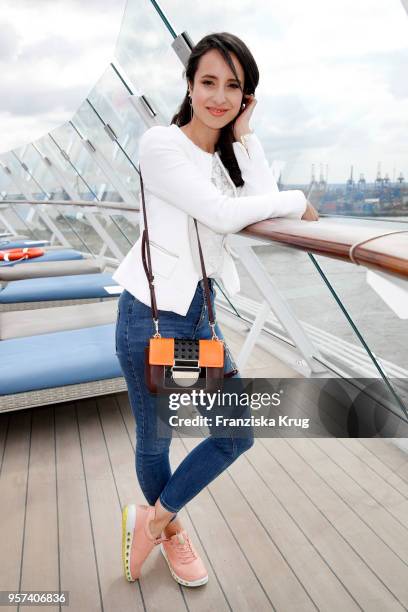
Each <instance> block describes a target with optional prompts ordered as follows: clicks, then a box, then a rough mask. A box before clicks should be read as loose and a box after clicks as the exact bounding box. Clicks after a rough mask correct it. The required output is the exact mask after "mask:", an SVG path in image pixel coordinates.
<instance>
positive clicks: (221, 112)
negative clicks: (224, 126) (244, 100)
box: [208, 108, 228, 117]
mask: <svg viewBox="0 0 408 612" xmlns="http://www.w3.org/2000/svg"><path fill="white" fill-rule="evenodd" d="M208 111H209V112H210V113H211V114H212V115H214V117H222V115H225V113H226V112H228V111H226V110H217V109H216V108H209V109H208Z"/></svg>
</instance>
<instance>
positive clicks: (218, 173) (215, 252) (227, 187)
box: [189, 153, 237, 279]
mask: <svg viewBox="0 0 408 612" xmlns="http://www.w3.org/2000/svg"><path fill="white" fill-rule="evenodd" d="M211 181H212V182H213V183H214V185H215V186H216V187H217V189H218V191H220V192H221V193H223V194H224V195H228V196H230V197H236V195H237V190H236V187H235V184H234V183H233V181H232V179H231V177H230V176H229V173H228V170H227V169H226V168H225V167H224V165H223V163H222V162H221V159H220V157H219V155H218V153H214V155H213V157H212V170H211ZM197 227H198V233H199V236H200V242H201V249H202V252H203V257H204V264H205V270H206V272H207V276H212V277H217V276H218V275H219V273H220V270H221V264H222V258H223V246H224V243H225V241H226V240H227V236H228V235H227V234H218V233H217V232H214V231H213V230H212V229H211V228H209V227H208V226H207V225H204V224H203V223H200V222H199V221H198V222H197ZM189 235H190V245H191V252H192V256H193V261H194V265H195V267H196V270H197V272H198V273H199V275H200V279H201V278H202V277H203V275H202V272H201V263H200V254H199V251H198V241H197V232H196V229H195V224H194V219H193V217H189Z"/></svg>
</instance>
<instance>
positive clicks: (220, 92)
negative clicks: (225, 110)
mask: <svg viewBox="0 0 408 612" xmlns="http://www.w3.org/2000/svg"><path fill="white" fill-rule="evenodd" d="M213 100H214V106H222V104H224V102H225V101H226V97H225V91H224V88H223V87H219V88H218V89H217V91H215V92H214V94H213Z"/></svg>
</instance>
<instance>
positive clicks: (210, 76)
mask: <svg viewBox="0 0 408 612" xmlns="http://www.w3.org/2000/svg"><path fill="white" fill-rule="evenodd" d="M205 77H207V78H210V79H218V77H217V76H215V75H214V74H203V75H202V77H201V78H202V79H204V78H205ZM227 80H228V81H235V82H237V83H240V84H241V81H240V80H239V79H238V80H237V79H227Z"/></svg>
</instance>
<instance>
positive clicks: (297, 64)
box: [0, 0, 408, 183]
mask: <svg viewBox="0 0 408 612" xmlns="http://www.w3.org/2000/svg"><path fill="white" fill-rule="evenodd" d="M403 3H404V4H405V5H408V0H308V2H304V0H274V2H270V1H269V0H223V2H222V8H223V10H222V11H220V10H219V7H220V2H219V0H217V1H215V0H205V1H202V2H197V3H195V4H194V11H191V10H189V7H191V3H190V1H189V0H162V1H161V2H160V5H161V7H162V8H163V10H164V11H165V13H166V14H167V16H168V17H169V19H170V21H171V23H172V25H173V26H174V28H175V30H176V31H177V32H181V31H183V30H187V31H188V32H189V34H190V35H191V37H192V39H193V41H197V40H199V38H200V37H201V36H203V35H204V34H206V33H208V32H210V31H223V30H227V31H233V32H234V33H236V34H237V35H238V36H241V37H242V38H243V40H245V42H246V43H247V44H248V46H249V48H250V49H251V51H252V52H253V54H254V56H255V58H256V60H257V62H258V66H259V69H260V75H261V78H260V84H259V87H258V89H257V91H256V97H257V100H258V104H257V108H256V110H255V113H254V116H253V122H252V127H253V128H254V130H255V131H256V132H257V133H258V135H259V136H260V138H261V141H262V142H263V144H264V147H265V150H266V153H267V157H268V160H269V161H270V162H272V160H275V162H276V163H277V164H278V166H279V165H280V166H282V167H283V177H284V179H285V180H286V181H287V182H293V183H296V182H308V180H309V179H310V173H311V165H312V164H315V168H316V174H317V175H318V174H319V169H320V164H321V167H322V168H323V171H324V172H326V167H328V172H329V181H330V182H344V181H345V180H346V179H347V178H348V175H349V173H350V166H351V165H352V164H353V166H354V175H355V177H357V178H358V176H359V173H360V172H362V173H364V174H365V176H366V178H367V180H373V179H374V178H375V175H376V172H377V165H378V163H379V162H381V169H382V173H384V172H388V174H389V175H390V177H391V178H393V175H394V174H395V175H396V176H398V174H399V172H401V171H402V172H403V173H404V174H405V177H406V178H408V157H407V154H406V141H407V134H406V131H407V128H408V119H407V118H408V79H407V78H406V71H407V62H408V36H407V34H408V15H407V13H406V12H405V10H404V8H403ZM125 5H126V2H125V0H87V1H86V2H84V1H82V0H36V2H33V1H32V0H2V3H1V11H0V68H1V75H2V78H1V82H0V94H1V95H0V152H2V151H7V150H9V149H11V148H13V147H17V146H19V145H22V144H24V143H26V142H29V141H32V140H35V139H36V138H39V137H40V136H42V135H43V134H45V133H46V132H47V131H49V130H51V129H53V128H55V127H57V126H58V125H60V124H62V123H64V122H66V121H67V120H68V119H69V118H70V117H71V116H72V115H73V114H74V112H75V110H76V109H77V108H78V106H79V105H80V104H81V102H82V101H83V100H84V98H85V97H86V95H87V94H88V92H89V91H90V89H91V88H92V86H93V85H94V84H95V83H96V81H97V80H98V79H99V77H100V76H101V74H102V73H103V72H104V70H105V69H106V67H107V66H108V64H109V62H110V61H111V60H112V59H113V56H114V54H115V43H116V42H117V39H118V36H119V32H120V30H121V22H122V17H123V14H124V9H125ZM254 7H256V10H254ZM407 10H408V6H407ZM152 12H153V10H152V8H151V6H150V3H149V1H148V0H130V1H129V3H128V13H127V15H126V19H127V24H128V27H127V28H125V30H126V31H127V35H128V36H129V34H130V38H128V39H127V41H126V44H127V45H129V48H130V47H131V50H132V51H133V53H134V57H133V56H132V55H131V54H130V56H129V57H130V60H129V61H130V64H131V70H130V73H131V72H132V69H133V71H134V74H135V76H136V77H137V80H138V82H139V83H140V82H141V81H142V82H143V84H144V92H147V93H149V87H152V83H153V82H155V83H156V89H155V90H154V91H153V90H152V91H151V95H152V96H154V95H155V94H156V92H158V93H159V94H161V95H162V96H164V97H166V95H167V96H168V93H169V92H168V89H167V91H166V87H168V83H169V82H171V81H169V66H170V67H171V71H172V73H173V74H172V78H173V81H174V79H176V80H177V79H180V83H181V72H182V70H181V64H178V63H177V62H178V60H177V59H175V58H174V57H173V55H174V54H173V51H172V50H171V49H170V48H168V51H166V57H167V55H170V54H172V58H171V61H163V62H162V61H160V62H157V63H155V64H156V65H151V64H150V63H149V62H137V59H138V57H139V54H138V50H139V49H141V50H143V49H144V50H145V51H146V49H148V48H150V49H153V51H154V50H155V45H157V46H158V47H159V46H160V45H159V42H160V41H158V40H156V39H157V31H156V30H155V28H157V25H156V23H157V22H156V23H155V20H154V15H152ZM150 17H151V18H152V19H151V20H150ZM159 26H160V28H161V27H162V24H159ZM163 35H164V32H163ZM124 40H125V39H124V33H123V32H122V33H121V37H120V38H119V46H120V45H121V44H122V46H123V44H124ZM129 41H130V42H129ZM166 41H167V39H166ZM167 47H168V45H167V43H166V49H167ZM153 56H154V54H153ZM142 57H143V56H142ZM157 57H159V55H157ZM136 67H137V71H136ZM166 71H167V72H166ZM159 90H160V91H159ZM168 97H169V96H168ZM174 110H175V109H173V108H172V109H170V111H174Z"/></svg>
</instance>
